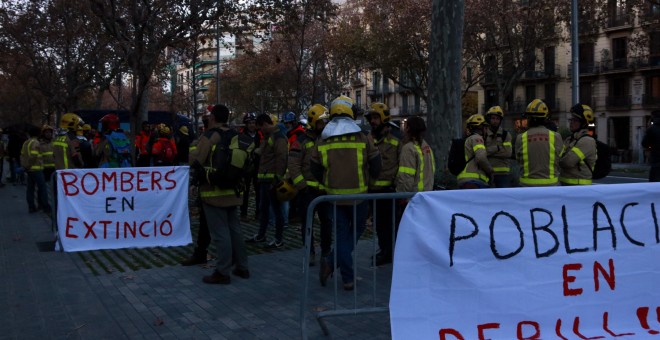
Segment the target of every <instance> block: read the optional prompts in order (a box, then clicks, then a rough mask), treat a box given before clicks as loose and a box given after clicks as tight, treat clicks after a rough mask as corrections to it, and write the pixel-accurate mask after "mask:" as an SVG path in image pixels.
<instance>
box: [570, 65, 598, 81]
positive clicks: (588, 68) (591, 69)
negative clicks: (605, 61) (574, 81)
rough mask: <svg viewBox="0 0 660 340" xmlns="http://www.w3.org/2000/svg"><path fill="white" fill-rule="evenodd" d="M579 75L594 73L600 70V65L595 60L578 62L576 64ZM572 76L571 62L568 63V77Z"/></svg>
mask: <svg viewBox="0 0 660 340" xmlns="http://www.w3.org/2000/svg"><path fill="white" fill-rule="evenodd" d="M578 65H579V66H578V67H579V68H580V70H579V72H580V76H590V75H596V74H598V73H599V72H600V65H599V64H598V63H595V62H593V61H592V62H580V63H579V64H578ZM572 76H573V64H568V77H569V78H570V77H572Z"/></svg>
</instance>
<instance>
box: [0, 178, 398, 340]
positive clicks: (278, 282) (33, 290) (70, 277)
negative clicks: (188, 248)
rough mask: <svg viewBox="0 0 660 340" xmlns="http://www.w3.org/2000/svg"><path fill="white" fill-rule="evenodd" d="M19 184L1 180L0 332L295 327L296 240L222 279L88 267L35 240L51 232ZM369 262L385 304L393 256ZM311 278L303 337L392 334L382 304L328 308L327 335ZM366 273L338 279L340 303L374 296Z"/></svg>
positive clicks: (204, 271) (219, 334)
mask: <svg viewBox="0 0 660 340" xmlns="http://www.w3.org/2000/svg"><path fill="white" fill-rule="evenodd" d="M25 188H26V187H25V186H23V185H17V186H14V185H12V184H7V185H6V186H5V187H3V188H0V277H2V279H1V280H0V339H161V338H162V339H299V338H300V337H301V331H300V301H301V294H300V292H301V288H302V277H303V276H302V250H301V249H294V250H283V251H278V252H272V253H266V254H259V255H252V256H250V257H249V263H250V272H251V275H252V276H251V277H250V278H249V279H247V280H245V279H241V278H238V277H235V276H232V282H231V284H230V285H207V284H204V283H202V280H201V279H202V276H204V275H208V274H210V273H211V271H212V270H213V269H212V268H208V267H206V268H204V267H202V266H193V267H182V266H180V265H174V266H164V267H161V268H150V269H139V270H134V271H132V270H125V271H123V272H119V271H115V272H111V273H101V274H98V273H93V272H92V271H91V270H90V268H89V266H87V265H86V263H85V260H83V257H82V256H79V255H78V254H77V253H61V252H54V251H49V252H42V251H40V250H39V247H38V244H39V243H41V242H49V241H53V239H54V236H53V232H52V231H51V224H50V219H49V218H48V216H46V215H45V214H43V213H41V212H39V213H33V214H29V213H28V209H27V203H26V202H25ZM361 243H364V245H363V246H362V249H360V247H359V250H360V251H361V254H360V255H359V260H358V261H359V267H363V268H364V267H366V268H368V260H369V255H370V252H371V249H370V247H371V243H370V242H361ZM87 261H89V260H87ZM377 272H378V276H377V278H376V277H375V276H374V277H373V279H376V280H378V283H379V284H378V286H377V287H378V289H377V290H376V294H375V300H373V302H374V303H375V305H376V306H387V303H388V300H389V294H388V292H389V280H390V277H391V266H389V267H388V266H386V267H384V268H382V269H381V268H378V269H377ZM381 273H382V274H381ZM317 278H318V267H312V270H311V274H310V290H309V291H310V298H309V303H308V304H307V307H306V308H305V311H306V313H305V314H306V320H307V332H308V336H309V338H310V339H339V338H341V339H389V338H390V325H389V316H388V315H387V314H385V313H380V314H369V315H351V316H341V317H332V318H328V319H327V324H328V327H329V330H330V336H325V335H324V334H323V332H322V331H321V328H320V327H319V325H318V323H317V322H316V319H315V318H314V315H315V313H316V312H319V311H323V310H327V309H330V308H333V307H334V306H335V305H334V303H335V302H334V299H333V295H332V294H333V292H334V289H333V287H332V285H330V284H329V285H328V287H320V285H319V283H318V279H317ZM371 280H372V277H371V274H365V275H364V277H358V283H357V287H358V289H356V292H358V294H359V295H353V294H354V292H345V291H343V290H342V289H341V283H339V289H338V302H337V303H338V304H339V306H349V307H350V306H352V303H353V301H354V300H353V298H354V297H357V299H356V300H357V301H358V303H362V302H365V301H372V300H371V299H372V295H371V294H372V292H371V289H366V288H365V289H362V290H360V288H361V287H367V285H368V283H369V282H371ZM381 281H382V282H381ZM366 290H369V292H368V293H367V292H366ZM367 295H368V297H367Z"/></svg>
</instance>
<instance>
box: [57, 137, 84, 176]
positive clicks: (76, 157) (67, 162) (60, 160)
mask: <svg viewBox="0 0 660 340" xmlns="http://www.w3.org/2000/svg"><path fill="white" fill-rule="evenodd" d="M53 158H54V161H55V169H57V170H61V169H79V168H82V165H83V162H82V156H81V155H80V141H79V140H78V138H77V137H76V133H75V132H73V131H69V132H65V133H63V134H59V135H58V136H57V137H56V138H55V141H53Z"/></svg>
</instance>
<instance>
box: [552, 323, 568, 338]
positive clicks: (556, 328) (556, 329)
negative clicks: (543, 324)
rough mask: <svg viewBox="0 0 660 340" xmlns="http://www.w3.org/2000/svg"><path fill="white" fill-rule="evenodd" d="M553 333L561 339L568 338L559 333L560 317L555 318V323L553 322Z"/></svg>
mask: <svg viewBox="0 0 660 340" xmlns="http://www.w3.org/2000/svg"><path fill="white" fill-rule="evenodd" d="M555 334H557V336H558V337H559V338H560V339H562V340H568V338H567V337H565V336H564V335H563V334H561V319H557V323H555Z"/></svg>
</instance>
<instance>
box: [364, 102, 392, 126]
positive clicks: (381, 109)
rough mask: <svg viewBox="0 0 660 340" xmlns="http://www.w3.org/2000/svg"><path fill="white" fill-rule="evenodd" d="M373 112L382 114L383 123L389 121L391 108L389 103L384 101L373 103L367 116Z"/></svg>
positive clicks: (381, 120)
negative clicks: (386, 103)
mask: <svg viewBox="0 0 660 340" xmlns="http://www.w3.org/2000/svg"><path fill="white" fill-rule="evenodd" d="M372 113H377V114H378V115H379V116H380V122H381V123H383V124H386V123H389V122H390V119H391V116H390V108H389V107H387V105H385V104H383V103H371V106H370V107H369V112H368V113H367V117H368V116H370V115H371V114H372Z"/></svg>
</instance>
